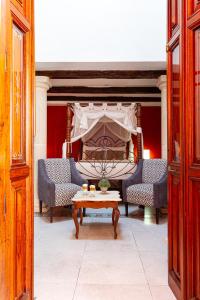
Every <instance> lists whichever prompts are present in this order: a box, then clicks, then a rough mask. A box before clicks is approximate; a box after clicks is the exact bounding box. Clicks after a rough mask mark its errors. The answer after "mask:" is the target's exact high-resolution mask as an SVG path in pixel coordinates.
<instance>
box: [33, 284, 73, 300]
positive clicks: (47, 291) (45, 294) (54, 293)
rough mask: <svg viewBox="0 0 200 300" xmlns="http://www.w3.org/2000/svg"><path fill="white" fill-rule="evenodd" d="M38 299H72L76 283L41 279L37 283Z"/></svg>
mask: <svg viewBox="0 0 200 300" xmlns="http://www.w3.org/2000/svg"><path fill="white" fill-rule="evenodd" d="M35 286H36V288H35V294H34V297H35V299H36V300H72V299H73V296H74V292H75V286H76V285H75V284H73V285H72V284H68V283H66V282H63V283H54V282H49V281H48V282H47V281H40V282H37V283H36V284H35Z"/></svg>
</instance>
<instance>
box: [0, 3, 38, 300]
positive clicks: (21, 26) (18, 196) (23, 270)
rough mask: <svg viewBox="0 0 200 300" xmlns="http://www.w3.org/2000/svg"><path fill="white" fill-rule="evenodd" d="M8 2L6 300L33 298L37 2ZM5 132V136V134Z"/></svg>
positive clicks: (2, 164) (3, 166) (3, 167)
mask: <svg viewBox="0 0 200 300" xmlns="http://www.w3.org/2000/svg"><path fill="white" fill-rule="evenodd" d="M1 1H2V0H1ZM1 1H0V3H1ZM2 3H4V8H3V10H2V13H3V15H4V26H3V28H6V32H5V36H3V35H2V32H0V35H1V42H2V41H3V46H2V51H3V57H4V58H5V59H4V61H2V62H1V64H0V67H2V66H3V68H4V71H3V77H4V80H3V82H2V81H1V83H0V85H1V89H0V91H2V88H3V91H4V95H3V96H2V97H1V98H0V100H1V104H3V106H1V109H2V108H4V111H3V113H1V109H0V117H1V116H2V115H3V123H1V120H0V139H1V136H3V137H4V139H3V142H2V143H1V149H0V154H1V158H2V157H3V158H5V161H4V160H3V159H0V171H3V177H1V178H3V179H4V181H2V180H1V178H0V185H1V186H2V191H3V195H2V193H1V195H0V196H1V199H2V197H3V199H4V202H3V203H4V204H3V213H4V220H5V222H4V227H3V226H2V228H3V229H2V230H3V234H4V235H5V240H6V243H5V253H6V257H4V265H2V261H1V259H0V279H1V282H0V283H1V284H2V286H5V289H4V293H2V294H0V298H1V300H13V299H15V300H18V299H33V186H32V181H33V180H32V178H33V176H32V160H33V153H32V148H33V107H34V47H33V45H34V43H33V42H34V38H33V33H34V27H33V26H34V23H33V1H32V0H12V1H11V0H9V1H2ZM1 20H2V19H1ZM0 95H1V92H0ZM1 125H2V128H3V130H2V128H1ZM2 132H3V133H4V132H5V133H4V135H2ZM2 153H4V155H3V156H2ZM0 214H2V201H1V202H0ZM1 236H2V234H1ZM3 249H4V248H3ZM0 250H1V249H0ZM1 266H2V267H3V268H1ZM4 269H5V273H3V270H4Z"/></svg>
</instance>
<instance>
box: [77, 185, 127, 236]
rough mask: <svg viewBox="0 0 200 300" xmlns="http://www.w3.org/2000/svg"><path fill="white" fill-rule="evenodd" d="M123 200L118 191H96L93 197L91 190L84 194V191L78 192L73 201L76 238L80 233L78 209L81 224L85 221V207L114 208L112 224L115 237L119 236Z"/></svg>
mask: <svg viewBox="0 0 200 300" xmlns="http://www.w3.org/2000/svg"><path fill="white" fill-rule="evenodd" d="M120 201H122V200H121V198H120V195H119V192H118V191H108V192H107V193H105V194H103V193H102V192H101V191H96V192H95V196H93V197H91V196H90V194H89V192H88V194H87V195H84V193H83V192H82V191H79V192H77V193H76V195H75V196H74V197H73V198H72V202H73V204H74V205H73V213H72V216H73V219H74V223H75V226H76V238H77V239H78V234H79V222H78V211H80V225H82V223H83V210H82V209H83V208H94V209H98V208H112V209H113V211H112V224H113V226H114V238H115V239H116V238H117V224H118V220H119V217H120V211H119V209H118V202H120Z"/></svg>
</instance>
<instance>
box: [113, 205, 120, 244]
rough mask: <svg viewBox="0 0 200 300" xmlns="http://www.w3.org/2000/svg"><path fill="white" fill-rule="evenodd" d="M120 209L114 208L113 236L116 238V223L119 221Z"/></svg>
mask: <svg viewBox="0 0 200 300" xmlns="http://www.w3.org/2000/svg"><path fill="white" fill-rule="evenodd" d="M119 216H120V211H119V209H118V208H114V238H115V239H116V238H117V224H118V221H119Z"/></svg>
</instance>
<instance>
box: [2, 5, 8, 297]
mask: <svg viewBox="0 0 200 300" xmlns="http://www.w3.org/2000/svg"><path fill="white" fill-rule="evenodd" d="M4 22H5V3H4V1H2V0H0V41H1V42H0V145H1V147H0V295H1V297H2V298H3V299H6V297H7V293H6V288H7V281H6V280H5V278H6V198H5V197H6V194H5V152H6V148H5V138H6V130H5V126H4V125H5V103H4V97H5V87H4V84H3V83H4V80H5V55H4V54H5V34H6V32H5V27H4V26H3V24H4Z"/></svg>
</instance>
